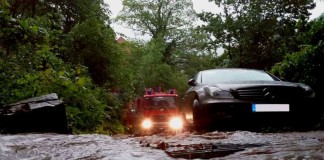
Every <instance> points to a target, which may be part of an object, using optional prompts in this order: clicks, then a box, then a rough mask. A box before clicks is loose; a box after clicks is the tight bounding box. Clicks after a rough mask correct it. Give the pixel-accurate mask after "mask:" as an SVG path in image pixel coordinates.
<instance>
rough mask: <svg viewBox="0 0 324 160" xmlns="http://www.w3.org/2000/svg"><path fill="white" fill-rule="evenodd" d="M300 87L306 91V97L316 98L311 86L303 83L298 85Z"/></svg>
mask: <svg viewBox="0 0 324 160" xmlns="http://www.w3.org/2000/svg"><path fill="white" fill-rule="evenodd" d="M298 85H299V86H300V87H301V88H303V89H304V92H305V95H306V96H307V97H309V98H314V97H315V92H314V90H313V89H312V88H311V87H310V86H308V85H306V84H303V83H298Z"/></svg>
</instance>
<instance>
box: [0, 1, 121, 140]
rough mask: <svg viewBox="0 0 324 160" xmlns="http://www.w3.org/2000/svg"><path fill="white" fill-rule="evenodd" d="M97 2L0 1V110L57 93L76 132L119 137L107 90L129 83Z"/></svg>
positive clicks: (115, 107) (116, 105)
mask: <svg viewBox="0 0 324 160" xmlns="http://www.w3.org/2000/svg"><path fill="white" fill-rule="evenodd" d="M18 2H21V3H18ZM29 2H33V3H29ZM34 2H35V3H36V4H34ZM101 2H102V1H82V0H80V1H73V2H70V1H69V2H64V1H33V0H31V1H23V2H22V1H18V0H16V1H14V0H8V1H6V0H4V1H0V3H1V6H0V9H1V12H0V72H1V74H0V107H1V106H2V105H5V104H8V103H12V102H16V101H18V100H22V99H25V98H30V97H35V96H39V95H43V94H48V93H52V92H55V93H57V94H58V95H59V97H60V98H61V99H62V100H63V102H64V105H65V107H66V110H67V118H68V123H69V126H70V127H71V129H73V132H74V133H84V132H100V133H110V134H111V133H117V132H122V125H121V115H122V114H121V112H122V105H123V104H122V103H123V101H122V100H120V99H119V97H115V96H113V94H112V93H111V92H110V90H109V89H110V87H111V86H114V87H115V86H117V87H118V86H119V85H122V84H125V83H127V81H126V80H125V79H122V78H121V76H120V75H124V74H125V73H124V72H123V70H122V69H120V68H122V67H121V66H122V63H123V62H122V61H123V58H122V54H120V53H119V47H118V45H117V44H116V41H115V34H114V32H113V30H112V29H111V28H110V27H109V24H108V19H107V17H108V16H106V15H105V14H106V13H104V8H101V7H102V6H101ZM2 4H5V5H2ZM59 4H60V5H61V6H59ZM81 6H82V7H81ZM34 7H35V8H34ZM66 7H67V8H66ZM73 7H74V8H73ZM30 8H34V10H32V9H30ZM64 9H66V10H65V11H66V12H68V11H70V12H69V14H70V13H71V15H70V16H72V18H71V17H69V15H66V14H65V13H66V12H64ZM96 13H102V14H103V13H104V15H102V16H100V14H96ZM63 17H65V18H63ZM66 18H68V19H66ZM66 20H68V21H66ZM65 22H67V23H65ZM70 22H72V23H70ZM69 24H71V25H69ZM84 42H86V43H84ZM119 79H122V81H121V82H120V81H119ZM94 82H96V83H94ZM99 85H100V86H102V87H98V86H99Z"/></svg>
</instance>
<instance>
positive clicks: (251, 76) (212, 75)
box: [201, 69, 275, 84]
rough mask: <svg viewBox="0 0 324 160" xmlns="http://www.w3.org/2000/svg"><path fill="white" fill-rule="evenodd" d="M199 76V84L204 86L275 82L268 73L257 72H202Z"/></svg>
mask: <svg viewBox="0 0 324 160" xmlns="http://www.w3.org/2000/svg"><path fill="white" fill-rule="evenodd" d="M201 76H202V77H201V82H202V83H206V84H214V83H226V82H241V81H275V79H274V78H273V77H272V76H270V75H269V74H268V73H266V72H263V71H258V70H243V69H224V70H207V71H203V72H202V75H201Z"/></svg>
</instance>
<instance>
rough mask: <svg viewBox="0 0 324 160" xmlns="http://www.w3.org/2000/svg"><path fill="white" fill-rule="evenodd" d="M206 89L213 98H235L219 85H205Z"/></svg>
mask: <svg viewBox="0 0 324 160" xmlns="http://www.w3.org/2000/svg"><path fill="white" fill-rule="evenodd" d="M204 89H205V91H206V92H207V94H209V95H210V96H211V97H213V98H234V97H233V95H232V94H231V93H230V92H228V91H224V90H221V89H219V88H217V87H205V88H204Z"/></svg>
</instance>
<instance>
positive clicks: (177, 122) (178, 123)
mask: <svg viewBox="0 0 324 160" xmlns="http://www.w3.org/2000/svg"><path fill="white" fill-rule="evenodd" d="M169 125H170V127H171V128H172V129H181V128H182V127H183V122H182V119H181V118H180V117H173V118H171V120H170V122H169Z"/></svg>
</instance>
